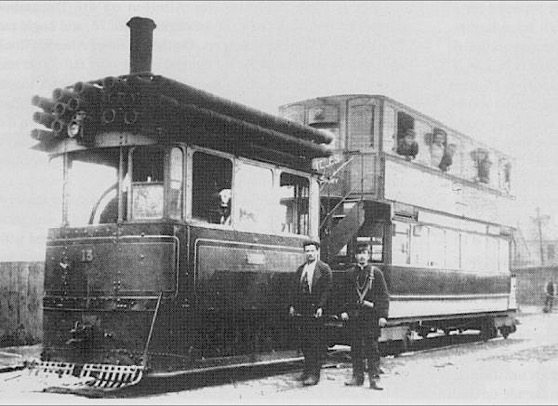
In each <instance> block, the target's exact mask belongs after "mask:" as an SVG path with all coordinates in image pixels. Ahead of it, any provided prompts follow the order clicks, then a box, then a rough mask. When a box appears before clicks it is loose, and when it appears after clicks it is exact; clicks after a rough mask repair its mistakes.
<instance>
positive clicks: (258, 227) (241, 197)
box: [234, 164, 277, 232]
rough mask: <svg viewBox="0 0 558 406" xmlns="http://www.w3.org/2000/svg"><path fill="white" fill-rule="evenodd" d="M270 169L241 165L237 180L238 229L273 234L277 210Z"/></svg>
mask: <svg viewBox="0 0 558 406" xmlns="http://www.w3.org/2000/svg"><path fill="white" fill-rule="evenodd" d="M272 175H273V173H272V172H271V170H270V169H266V168H260V167H258V166H252V165H250V164H240V165H239V167H238V172H237V174H236V178H235V196H236V199H237V201H236V204H235V209H234V210H235V213H236V216H235V220H236V221H237V225H238V228H242V229H245V230H251V231H258V232H271V231H272V224H273V214H274V212H275V211H276V210H277V206H276V205H277V203H276V198H275V195H274V193H273V183H272V181H273V178H272Z"/></svg>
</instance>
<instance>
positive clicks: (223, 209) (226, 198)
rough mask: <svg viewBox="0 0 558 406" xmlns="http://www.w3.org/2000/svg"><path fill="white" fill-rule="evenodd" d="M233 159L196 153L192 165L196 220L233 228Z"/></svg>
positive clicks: (194, 215)
mask: <svg viewBox="0 0 558 406" xmlns="http://www.w3.org/2000/svg"><path fill="white" fill-rule="evenodd" d="M231 186H232V162H231V160H230V159H227V158H222V157H218V156H214V155H209V154H206V153H203V152H195V153H194V156H193V162H192V217H194V218H195V219H198V220H203V221H206V222H208V223H213V224H224V225H230V224H231V219H230V213H231V207H232V192H231Z"/></svg>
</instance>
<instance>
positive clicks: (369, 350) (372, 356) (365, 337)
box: [349, 320, 380, 380]
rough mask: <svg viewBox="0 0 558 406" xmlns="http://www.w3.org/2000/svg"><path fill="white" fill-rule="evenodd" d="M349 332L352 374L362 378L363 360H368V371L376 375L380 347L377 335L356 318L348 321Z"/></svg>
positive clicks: (378, 367) (378, 365) (378, 371)
mask: <svg viewBox="0 0 558 406" xmlns="http://www.w3.org/2000/svg"><path fill="white" fill-rule="evenodd" d="M349 328H350V332H351V361H352V363H353V376H354V377H355V378H357V379H359V380H361V379H363V378H364V360H365V359H367V360H368V373H369V374H370V376H371V377H372V376H374V377H378V376H379V373H380V349H379V346H378V337H376V335H375V334H374V333H373V331H372V329H371V328H370V326H369V325H368V324H367V323H362V322H359V321H358V320H356V321H353V322H352V323H351V322H349Z"/></svg>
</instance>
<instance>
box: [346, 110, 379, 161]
mask: <svg viewBox="0 0 558 406" xmlns="http://www.w3.org/2000/svg"><path fill="white" fill-rule="evenodd" d="M349 114H350V116H349V142H350V149H353V150H359V149H363V148H370V147H373V146H374V137H373V135H374V106H371V105H362V106H353V107H351V110H350V113H349Z"/></svg>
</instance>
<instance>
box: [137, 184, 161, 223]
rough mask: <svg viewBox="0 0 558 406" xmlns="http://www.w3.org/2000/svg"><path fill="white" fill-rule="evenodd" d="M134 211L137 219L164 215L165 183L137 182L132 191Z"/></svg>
mask: <svg viewBox="0 0 558 406" xmlns="http://www.w3.org/2000/svg"><path fill="white" fill-rule="evenodd" d="M132 202H133V206H132V213H134V218H135V219H153V218H159V217H162V216H163V184H162V183H153V184H135V185H134V188H133V193H132Z"/></svg>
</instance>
